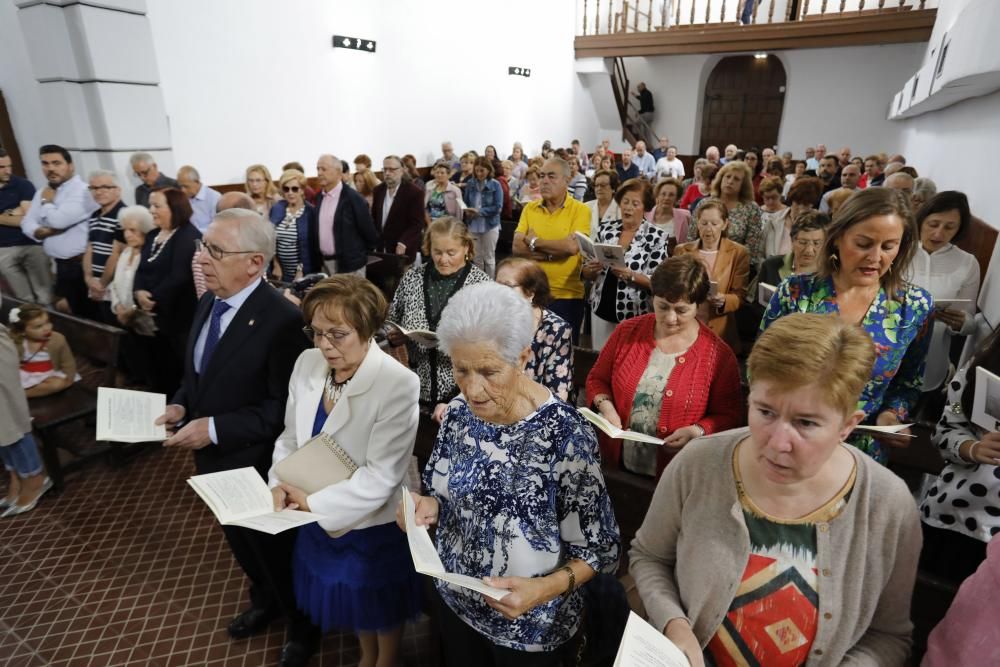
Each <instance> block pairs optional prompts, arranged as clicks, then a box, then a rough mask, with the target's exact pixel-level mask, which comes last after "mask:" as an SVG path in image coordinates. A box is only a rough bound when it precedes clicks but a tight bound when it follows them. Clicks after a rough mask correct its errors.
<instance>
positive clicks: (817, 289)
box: [760, 274, 934, 464]
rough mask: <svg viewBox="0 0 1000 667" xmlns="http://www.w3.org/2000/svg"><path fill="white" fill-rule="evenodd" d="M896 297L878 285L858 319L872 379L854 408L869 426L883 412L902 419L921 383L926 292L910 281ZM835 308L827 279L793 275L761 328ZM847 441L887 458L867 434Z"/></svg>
mask: <svg viewBox="0 0 1000 667" xmlns="http://www.w3.org/2000/svg"><path fill="white" fill-rule="evenodd" d="M895 297H896V298H895V299H893V300H890V299H889V298H888V296H887V295H886V292H885V290H884V289H879V292H878V295H877V296H876V297H875V299H874V300H873V301H872V304H871V306H870V307H869V308H868V312H867V313H865V316H864V318H863V319H862V320H861V326H862V328H863V329H864V330H865V333H867V334H868V335H869V336H871V338H872V341H873V342H874V343H875V352H876V357H875V365H874V367H873V368H872V377H871V379H870V380H868V382H866V383H865V386H864V389H862V390H861V396H860V397H859V399H858V408H859V409H860V410H863V411H864V413H865V418H864V420H862V423H864V424H874V423H875V420H876V419H877V418H878V415H879V413H881V412H884V411H886V410H889V411H892V412H894V413H896V416H897V417H898V418H899V420H900V421H903V422H905V421H906V420H907V418H908V416H909V413H910V410H911V409H912V408H913V406H914V405H916V403H917V399H918V398H919V397H920V390H921V388H922V387H923V375H924V366H925V364H926V359H927V349H928V347H929V345H930V335H929V325H930V321H931V318H930V314H931V310H932V309H933V307H934V304H933V300H932V299H931V295H930V294H929V293H928V292H927V291H926V290H924V289H923V288H920V287H917V286H916V285H911V284H909V283H906V284H905V285H904V286H903V288H902V289H900V290H899V291H898V292H897V293H896V295H895ZM839 312H840V311H839V309H838V308H837V291H836V289H835V288H834V286H833V278H832V277H825V278H821V277H819V276H816V275H814V274H800V275H793V276H789V277H788V278H786V279H785V280H784V281H782V283H781V284H780V285H779V286H778V289H777V290H776V291H775V293H774V296H772V297H771V302H770V303H769V304H768V306H767V309H766V310H765V312H764V318H763V320H761V323H760V330H761V331H764V330H765V329H767V327H769V326H770V325H771V323H772V322H774V321H775V320H777V319H778V318H779V317H782V316H783V315H788V314H790V313H823V314H827V313H829V314H831V315H837V314H838V313H839ZM789 362H790V363H791V362H794V359H790V360H789ZM848 442H849V443H850V444H852V445H854V446H855V447H857V448H858V449H860V450H861V451H863V452H865V453H866V454H868V455H869V456H871V457H872V458H874V459H875V460H876V461H878V462H879V463H882V464H885V463H886V462H887V461H888V459H889V453H888V451H887V450H886V449H885V447H884V446H882V445H881V444H880V443H879V441H878V440H875V439H873V438H872V436H871V435H867V434H864V433H863V432H861V431H855V432H854V433H853V434H852V435H851V437H850V438H849V439H848Z"/></svg>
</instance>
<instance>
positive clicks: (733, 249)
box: [674, 197, 757, 352]
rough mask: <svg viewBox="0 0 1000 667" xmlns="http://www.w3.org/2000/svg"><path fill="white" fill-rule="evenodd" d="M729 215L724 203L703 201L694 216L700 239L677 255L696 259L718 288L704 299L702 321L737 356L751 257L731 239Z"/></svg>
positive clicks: (718, 200) (679, 251)
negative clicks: (738, 316)
mask: <svg viewBox="0 0 1000 667" xmlns="http://www.w3.org/2000/svg"><path fill="white" fill-rule="evenodd" d="M753 206H755V207H756V206H757V205H756V204H753ZM729 215H730V213H729V209H728V208H726V205H725V204H724V203H723V202H722V200H721V199H716V198H714V197H711V198H708V199H704V200H702V202H701V203H700V204H698V208H697V210H696V211H695V214H694V219H695V224H694V226H695V227H697V228H698V239H697V240H696V241H691V242H689V243H683V244H681V245H679V246H677V248H675V249H674V255H675V256H680V255H691V256H693V257H697V258H698V260H700V261H701V262H702V263H703V264H704V265H705V268H707V269H708V275H709V277H710V280H711V281H712V282H713V283H715V288H714V289H713V290H712V292H710V293H709V295H708V296H707V297H706V299H705V305H704V306H702V311H701V313H700V315H701V318H702V319H703V320H704V321H705V323H706V324H708V327H709V328H710V329H711V330H712V331H714V332H715V333H716V334H718V335H719V337H720V338H722V339H723V340H724V341H726V342H727V343H729V346H730V347H732V348H733V351H734V352H739V351H740V348H741V343H740V337H739V331H738V329H737V326H736V311H737V310H739V307H740V305H741V304H742V303H743V299H744V298H745V297H746V293H747V281H748V279H749V277H750V255H749V253H748V251H747V248H746V247H745V246H743V245H742V244H740V243H737V242H736V241H733V240H731V239H730V238H729V229H730V219H729Z"/></svg>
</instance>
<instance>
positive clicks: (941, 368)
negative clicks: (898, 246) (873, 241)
mask: <svg viewBox="0 0 1000 667" xmlns="http://www.w3.org/2000/svg"><path fill="white" fill-rule="evenodd" d="M916 218H917V229H918V230H919V232H920V244H919V245H918V246H917V250H916V252H915V253H914V255H913V264H912V266H911V269H910V271H911V275H910V276H909V279H910V280H911V281H912V282H913V283H914V284H916V285H920V286H921V287H923V288H924V289H926V290H927V291H928V292H930V293H931V295H932V296H933V297H934V324H933V328H932V330H931V342H930V348H929V349H928V351H927V369H926V370H925V371H924V386H923V390H924V392H925V393H926V392H930V391H936V390H938V389H940V387H941V385H943V384H944V381H945V379H946V378H947V377H948V372H949V363H950V360H949V358H948V352H949V350H950V349H951V341H952V336H961V335H965V336H968V335H969V334H970V333H972V332H973V331H974V330H975V328H976V325H975V320H974V319H973V318H974V316H975V314H976V299H978V298H979V262H978V261H977V260H976V258H975V256H974V255H972V254H971V253H968V252H965V251H964V250H962V249H961V248H959V247H958V246H956V245H954V242H955V241H958V240H959V239H961V238H962V234H963V233H964V232H965V231H966V230H967V229H968V228H969V224H970V222H971V220H972V213H971V211H970V210H969V200H968V199H967V198H966V196H965V195H964V194H963V193H961V192H956V191H955V190H946V191H945V192H940V193H938V194H937V195H935V196H934V197H932V198H931V199H930V200H929V201H928V202H927V203H926V204H924V205H923V206H922V207H921V208H920V210H918V211H917V214H916ZM953 299H958V301H953ZM939 415H940V412H939V411H937V410H935V411H934V413H933V414H932V417H931V419H932V420H936V418H937V417H938V416H939Z"/></svg>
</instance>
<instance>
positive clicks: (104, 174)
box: [87, 169, 122, 188]
mask: <svg viewBox="0 0 1000 667" xmlns="http://www.w3.org/2000/svg"><path fill="white" fill-rule="evenodd" d="M95 178H110V179H111V182H112V183H114V184H115V187H118V188H120V187H121V186H122V183H121V180H120V179H119V178H118V174H116V173H115V172H113V171H111V170H110V169H95V170H93V171H92V172H90V173H89V174H87V182H88V183H90V182H91V181H92V180H94V179H95Z"/></svg>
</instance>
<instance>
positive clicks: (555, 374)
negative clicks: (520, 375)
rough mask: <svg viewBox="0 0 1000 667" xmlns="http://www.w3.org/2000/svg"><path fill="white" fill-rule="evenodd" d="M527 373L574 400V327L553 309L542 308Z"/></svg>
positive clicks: (557, 394)
mask: <svg viewBox="0 0 1000 667" xmlns="http://www.w3.org/2000/svg"><path fill="white" fill-rule="evenodd" d="M524 373H525V375H527V376H528V377H530V378H531V379H532V380H534V381H535V382H537V383H538V384H540V385H542V386H543V387H545V388H546V389H548V390H549V391H551V392H552V393H553V394H555V395H556V398H560V399H562V400H564V401H566V402H567V403H573V401H571V400H570V398H571V397H572V395H573V328H572V327H571V326H570V325H569V322H567V321H566V320H564V319H563V318H561V317H559V316H558V315H556V314H555V313H553V312H552V311H551V310H543V311H542V321H541V322H539V323H538V329H536V330H535V337H534V339H533V340H532V341H531V356H530V357H529V358H528V363H527V364H525V367H524Z"/></svg>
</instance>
